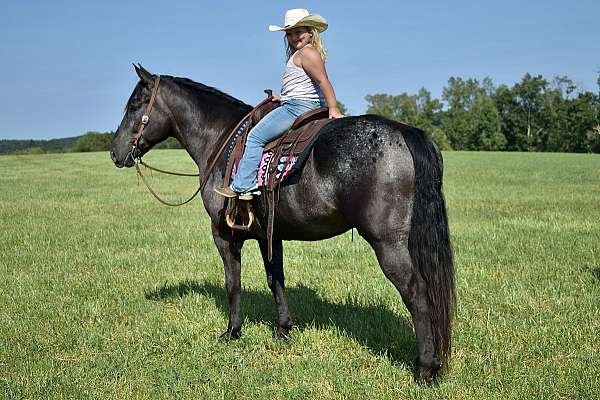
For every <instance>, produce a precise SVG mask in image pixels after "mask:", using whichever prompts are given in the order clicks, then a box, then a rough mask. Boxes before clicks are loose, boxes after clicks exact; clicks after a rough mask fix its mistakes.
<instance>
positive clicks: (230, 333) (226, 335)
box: [219, 329, 242, 342]
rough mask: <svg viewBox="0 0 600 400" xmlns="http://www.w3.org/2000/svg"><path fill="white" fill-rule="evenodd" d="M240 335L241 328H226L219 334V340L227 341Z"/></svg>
mask: <svg viewBox="0 0 600 400" xmlns="http://www.w3.org/2000/svg"><path fill="white" fill-rule="evenodd" d="M241 337H242V330H241V329H227V330H226V331H225V332H223V334H222V335H221V336H219V342H229V341H230V340H236V339H239V338H241Z"/></svg>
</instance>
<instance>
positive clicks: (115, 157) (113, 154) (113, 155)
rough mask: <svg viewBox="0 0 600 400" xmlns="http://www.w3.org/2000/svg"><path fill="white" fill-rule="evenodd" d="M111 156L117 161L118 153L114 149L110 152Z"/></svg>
mask: <svg viewBox="0 0 600 400" xmlns="http://www.w3.org/2000/svg"><path fill="white" fill-rule="evenodd" d="M110 158H111V159H112V160H113V162H114V163H116V162H117V155H116V154H115V152H114V151H111V152H110Z"/></svg>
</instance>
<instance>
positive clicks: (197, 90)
mask: <svg viewBox="0 0 600 400" xmlns="http://www.w3.org/2000/svg"><path fill="white" fill-rule="evenodd" d="M160 78H161V79H165V78H167V79H169V80H171V81H172V82H174V83H175V84H177V86H179V87H181V88H183V89H185V90H186V91H187V92H188V93H190V94H192V95H193V96H198V95H205V94H207V93H208V94H211V95H213V96H216V97H219V98H221V99H224V100H226V101H228V102H230V103H233V104H235V105H238V106H243V107H251V106H249V105H248V104H246V103H244V102H243V101H241V100H238V99H236V98H235V97H233V96H230V95H228V94H227V93H225V92H222V91H220V90H219V89H217V88H214V87H212V86H207V85H205V84H203V83H199V82H196V81H193V80H191V79H188V78H180V77H177V76H170V75H161V76H160ZM139 88H140V85H139V83H138V86H136V88H135V90H134V91H133V92H132V93H131V96H129V99H128V100H127V103H126V104H125V111H127V109H128V108H129V107H130V106H131V104H132V103H133V101H134V100H133V99H134V98H135V95H136V94H137V92H138V90H139Z"/></svg>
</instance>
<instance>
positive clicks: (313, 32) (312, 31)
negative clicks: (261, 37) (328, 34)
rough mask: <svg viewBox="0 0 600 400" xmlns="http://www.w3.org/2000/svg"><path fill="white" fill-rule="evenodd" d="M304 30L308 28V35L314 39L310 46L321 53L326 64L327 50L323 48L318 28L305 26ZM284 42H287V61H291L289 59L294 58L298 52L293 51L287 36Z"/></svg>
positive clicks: (311, 39)
mask: <svg viewBox="0 0 600 400" xmlns="http://www.w3.org/2000/svg"><path fill="white" fill-rule="evenodd" d="M304 28H306V30H307V31H308V33H310V34H311V35H312V37H311V38H310V45H311V46H312V47H314V48H315V50H317V51H318V52H319V54H320V55H321V59H322V60H323V62H325V61H326V60H327V49H326V48H325V47H324V46H323V40H322V39H321V34H320V33H319V31H318V30H317V29H316V28H313V27H312V26H305V27H304ZM283 40H284V42H285V54H286V56H287V60H289V58H290V57H291V56H292V54H294V52H295V51H296V50H295V49H293V48H292V46H290V42H288V40H287V36H284V37H283ZM287 60H286V61H287Z"/></svg>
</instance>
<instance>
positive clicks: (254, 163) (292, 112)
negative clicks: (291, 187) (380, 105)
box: [215, 8, 342, 200]
mask: <svg viewBox="0 0 600 400" xmlns="http://www.w3.org/2000/svg"><path fill="white" fill-rule="evenodd" d="M326 29H327V21H325V18H323V17H321V16H320V15H318V14H310V13H309V12H308V11H307V10H305V9H301V8H298V9H292V10H288V11H287V12H286V13H285V26H284V27H283V28H282V27H279V26H277V25H270V26H269V30H270V31H271V32H275V31H285V37H286V40H287V55H288V57H289V60H288V62H287V65H286V67H285V72H284V74H283V85H282V87H281V95H280V96H274V97H273V101H281V106H280V107H278V108H276V109H275V110H273V111H271V112H270V113H269V114H268V115H266V116H265V117H264V118H263V119H261V120H260V121H259V122H258V124H256V126H255V127H254V128H252V130H251V131H250V133H249V134H248V139H247V141H246V148H245V150H244V155H243V156H242V159H241V160H240V162H239V164H238V168H237V173H236V175H235V177H234V179H233V182H232V183H231V186H227V187H222V188H217V189H215V191H216V192H217V193H219V194H220V195H222V196H225V197H238V196H239V197H240V199H242V200H251V199H252V194H251V193H252V192H253V191H256V189H257V187H258V186H257V181H256V175H257V172H258V167H259V164H260V160H261V157H262V153H263V148H264V146H265V144H267V143H268V142H270V141H271V140H273V139H275V138H277V137H279V136H281V135H282V134H283V133H284V132H285V131H287V130H288V129H290V128H291V126H292V124H293V123H294V121H295V120H296V118H297V117H298V116H300V114H303V113H305V112H306V111H310V110H313V109H315V108H319V107H322V106H324V104H325V103H326V104H327V107H329V118H340V117H342V114H341V113H340V110H339V109H338V107H337V101H336V98H335V92H334V91H333V86H332V85H331V82H329V78H328V77H327V72H326V71H325V64H324V62H325V49H324V48H323V43H322V41H321V35H320V33H321V32H323V31H325V30H326Z"/></svg>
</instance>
